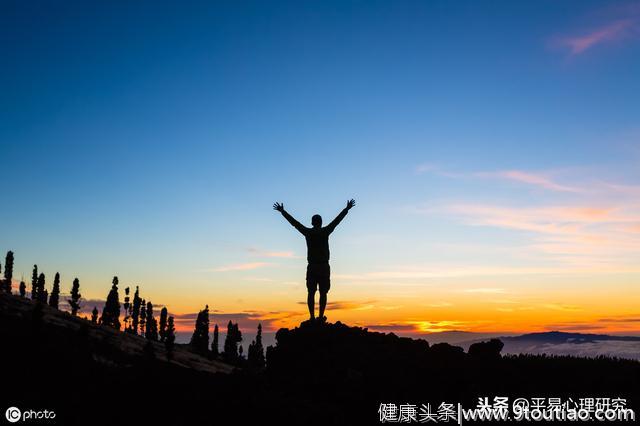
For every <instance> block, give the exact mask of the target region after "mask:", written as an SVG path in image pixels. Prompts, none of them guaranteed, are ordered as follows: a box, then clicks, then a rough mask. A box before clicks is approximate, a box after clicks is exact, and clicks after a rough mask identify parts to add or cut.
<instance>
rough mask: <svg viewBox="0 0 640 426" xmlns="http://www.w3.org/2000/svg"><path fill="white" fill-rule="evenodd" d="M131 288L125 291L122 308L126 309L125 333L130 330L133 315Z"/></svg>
mask: <svg viewBox="0 0 640 426" xmlns="http://www.w3.org/2000/svg"><path fill="white" fill-rule="evenodd" d="M129 300H130V299H129V287H127V288H125V289H124V303H123V304H122V307H123V308H124V329H125V331H126V330H127V329H128V328H129V321H130V319H131V315H130V314H129V312H130V307H131V303H129Z"/></svg>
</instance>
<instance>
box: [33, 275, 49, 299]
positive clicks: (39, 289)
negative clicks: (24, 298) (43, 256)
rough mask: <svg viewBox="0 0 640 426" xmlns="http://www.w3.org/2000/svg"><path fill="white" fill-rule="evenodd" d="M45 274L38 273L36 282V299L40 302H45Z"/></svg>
mask: <svg viewBox="0 0 640 426" xmlns="http://www.w3.org/2000/svg"><path fill="white" fill-rule="evenodd" d="M44 287H45V276H44V274H42V273H41V274H40V275H38V282H37V284H36V295H37V297H38V299H37V300H38V301H39V302H41V303H44V304H45V305H46V304H47V296H48V294H47V290H45V288H44Z"/></svg>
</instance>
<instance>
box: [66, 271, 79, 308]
mask: <svg viewBox="0 0 640 426" xmlns="http://www.w3.org/2000/svg"><path fill="white" fill-rule="evenodd" d="M80 297H82V295H81V294H80V280H79V279H77V278H76V279H74V280H73V286H72V287H71V299H67V302H68V303H69V306H71V315H73V316H74V317H75V316H76V315H77V313H78V311H79V310H80Z"/></svg>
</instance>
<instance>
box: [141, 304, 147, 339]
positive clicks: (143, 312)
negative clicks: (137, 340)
mask: <svg viewBox="0 0 640 426" xmlns="http://www.w3.org/2000/svg"><path fill="white" fill-rule="evenodd" d="M146 326H147V302H146V301H145V300H144V299H142V301H141V302H140V335H141V336H144V332H145V330H146V329H147V327H146Z"/></svg>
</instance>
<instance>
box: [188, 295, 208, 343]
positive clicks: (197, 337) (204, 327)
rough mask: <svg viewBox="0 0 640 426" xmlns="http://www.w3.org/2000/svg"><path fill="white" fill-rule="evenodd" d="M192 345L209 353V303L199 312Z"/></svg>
mask: <svg viewBox="0 0 640 426" xmlns="http://www.w3.org/2000/svg"><path fill="white" fill-rule="evenodd" d="M191 346H192V347H193V349H195V350H196V351H198V352H201V353H207V351H208V350H209V305H206V306H205V308H204V309H203V310H202V311H200V312H198V317H197V319H196V325H195V327H194V330H193V335H192V336H191Z"/></svg>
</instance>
